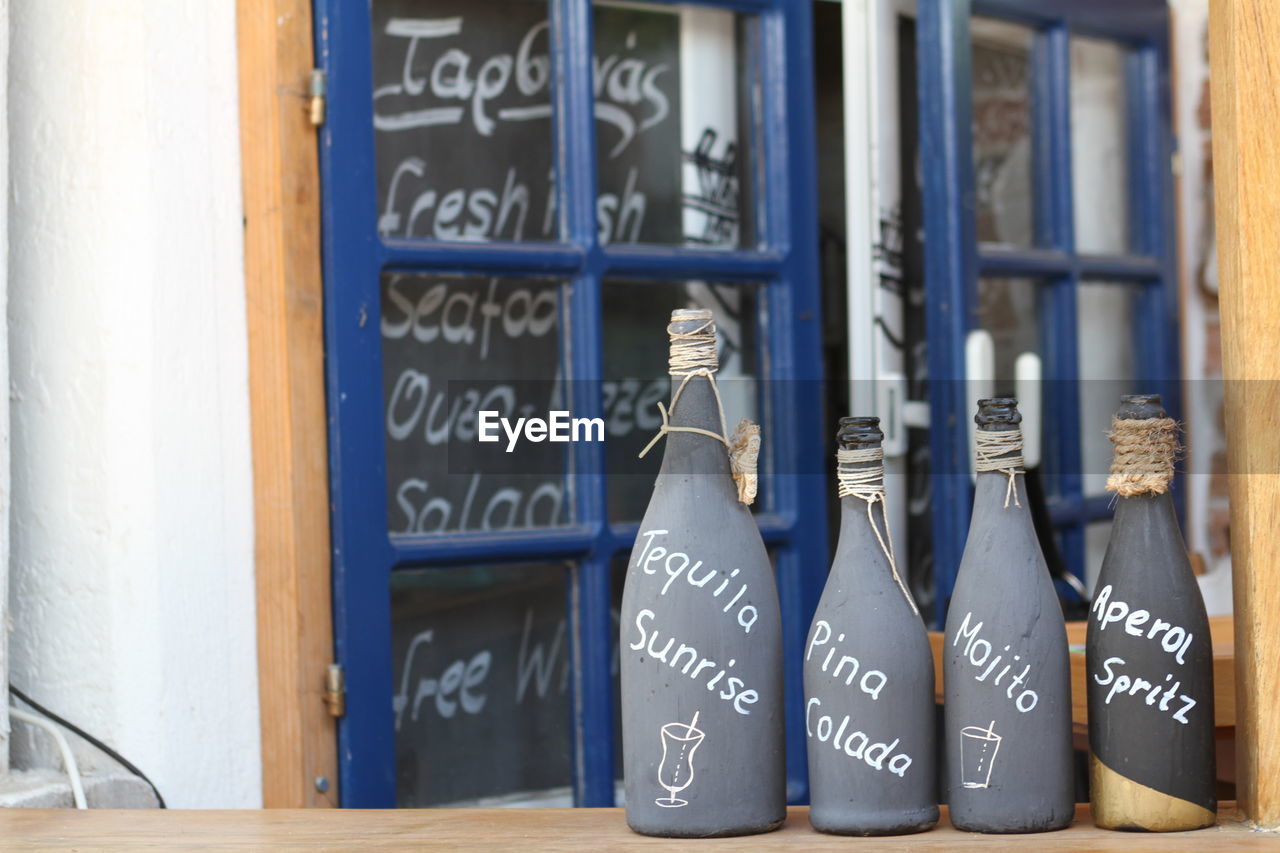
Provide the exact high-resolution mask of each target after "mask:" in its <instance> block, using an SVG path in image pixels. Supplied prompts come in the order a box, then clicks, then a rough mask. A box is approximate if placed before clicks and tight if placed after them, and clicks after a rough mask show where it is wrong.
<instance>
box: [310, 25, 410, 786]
mask: <svg viewBox="0 0 1280 853" xmlns="http://www.w3.org/2000/svg"><path fill="white" fill-rule="evenodd" d="M316 5H317V14H316V16H315V40H316V56H317V61H318V63H319V65H320V67H321V68H323V69H324V70H325V71H326V72H327V74H328V79H329V81H330V86H329V93H328V120H327V121H326V122H325V124H324V126H323V127H322V128H321V130H320V134H319V149H320V169H321V179H322V182H323V184H324V187H325V204H324V205H323V206H322V212H321V228H322V232H323V237H324V239H323V241H322V253H323V272H324V278H325V304H324V311H325V351H326V359H325V370H326V374H327V377H326V378H327V382H326V386H327V392H328V395H327V396H328V415H329V484H330V494H331V496H332V497H331V524H330V526H331V535H332V540H331V541H332V554H333V587H334V645H335V654H336V658H337V661H338V663H339V664H341V665H342V666H343V668H344V670H345V672H346V680H347V696H348V699H347V708H346V715H345V716H344V717H343V718H342V719H341V720H340V721H339V723H338V755H339V777H340V791H341V795H342V804H343V805H344V806H354V807H386V806H394V805H395V730H394V724H393V715H392V707H391V701H390V697H391V696H392V694H393V687H392V673H391V629H390V625H391V613H390V607H391V605H390V590H389V580H390V565H391V562H392V550H391V546H390V542H389V540H388V536H387V526H386V525H387V507H386V494H385V490H384V488H383V485H382V484H383V483H384V482H385V478H386V471H385V456H384V448H383V426H382V422H381V421H382V419H381V415H380V410H381V406H382V384H381V382H380V381H377V379H376V378H377V377H380V376H381V375H382V372H381V371H382V363H381V358H382V349H381V341H380V339H379V332H378V328H379V324H378V323H377V322H376V318H377V316H378V312H379V308H380V306H379V300H380V288H379V281H378V274H379V269H380V268H379V264H378V258H377V245H378V236H377V233H376V231H375V223H376V220H377V189H376V184H375V181H374V175H373V167H374V143H373V134H372V133H371V132H370V130H369V128H370V126H371V123H372V115H371V104H370V98H369V93H370V92H372V91H373V80H372V73H373V72H372V66H371V63H370V62H369V56H368V45H369V43H370V35H371V33H370V28H371V27H370V18H369V10H368V7H367V5H366V4H361V3H352V2H343V0H320V2H317V4H316ZM338 33H341V34H342V37H341V38H339V37H337V34H338ZM335 198H341V199H342V200H343V203H342V204H335V203H334V201H333V200H334V199H335ZM339 237H340V238H341V239H339ZM369 318H374V319H375V322H372V323H370V322H367V320H368V319H369ZM352 377H366V378H365V379H363V380H362V381H352ZM339 389H341V393H339ZM355 756H359V760H356V758H355Z"/></svg>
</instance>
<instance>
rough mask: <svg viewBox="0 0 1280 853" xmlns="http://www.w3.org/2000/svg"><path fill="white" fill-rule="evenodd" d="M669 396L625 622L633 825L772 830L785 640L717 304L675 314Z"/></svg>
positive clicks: (776, 811) (701, 832) (649, 831)
mask: <svg viewBox="0 0 1280 853" xmlns="http://www.w3.org/2000/svg"><path fill="white" fill-rule="evenodd" d="M667 331H668V334H669V336H670V340H671V358H670V368H669V373H670V374H671V381H672V396H671V404H670V407H669V409H665V410H664V411H663V424H664V425H663V427H662V430H661V432H660V435H665V437H666V448H665V454H664V456H663V460H662V467H661V470H660V471H659V473H658V478H657V482H656V483H655V485H654V489H653V497H652V498H651V499H650V501H649V508H648V510H647V511H646V512H645V515H644V520H643V521H642V522H641V524H640V532H639V535H638V536H637V538H636V544H635V547H634V549H633V550H632V552H631V558H630V563H629V565H628V568H627V579H626V585H625V587H624V590H623V596H622V614H621V628H620V638H619V640H620V650H621V679H622V740H623V764H624V770H625V781H626V807H627V823H628V824H629V825H630V826H631V828H632V829H633V830H635V831H636V832H640V833H644V834H646V835H661V836H684V837H698V836H715V835H745V834H748V833H756V832H765V831H768V830H770V829H774V828H776V827H777V826H779V825H780V824H781V823H782V820H783V819H784V817H785V816H786V778H785V766H784V752H783V750H784V745H783V737H784V735H783V711H782V638H781V624H780V618H779V611H778V597H777V591H776V586H775V583H774V577H773V570H772V567H771V565H770V562H769V556H768V554H767V553H766V551H765V547H764V543H763V541H762V540H761V538H760V532H759V530H758V529H757V527H756V523H755V520H754V519H753V518H752V517H751V513H750V511H749V510H748V509H747V506H746V504H744V503H743V502H741V501H740V500H739V489H738V488H737V487H735V481H734V478H733V477H732V475H731V468H730V454H729V441H728V439H727V436H726V435H725V424H724V414H723V410H722V408H721V405H720V399H719V394H718V392H717V389H716V385H715V370H716V367H717V360H716V341H715V327H714V323H713V321H712V317H711V312H709V311H700V310H699V311H675V312H673V313H672V315H671V324H670V325H669V326H668V327H667Z"/></svg>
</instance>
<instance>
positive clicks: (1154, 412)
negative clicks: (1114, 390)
mask: <svg viewBox="0 0 1280 853" xmlns="http://www.w3.org/2000/svg"><path fill="white" fill-rule="evenodd" d="M1163 417H1166V415H1165V411H1164V406H1163V405H1161V403H1160V395H1159V394H1125V395H1123V396H1121V397H1120V408H1119V409H1117V410H1116V418H1118V419H1119V420H1122V421H1146V420H1150V419H1151V418H1163Z"/></svg>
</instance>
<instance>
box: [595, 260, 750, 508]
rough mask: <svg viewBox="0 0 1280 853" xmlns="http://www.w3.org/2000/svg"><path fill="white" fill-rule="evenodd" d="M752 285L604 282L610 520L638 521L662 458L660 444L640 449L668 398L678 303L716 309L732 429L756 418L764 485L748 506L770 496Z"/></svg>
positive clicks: (721, 379)
mask: <svg viewBox="0 0 1280 853" xmlns="http://www.w3.org/2000/svg"><path fill="white" fill-rule="evenodd" d="M761 296H762V294H761V292H760V286H759V285H755V284H708V283H705V282H688V283H684V282H636V281H606V282H605V283H604V327H605V328H606V329H608V330H609V333H608V334H607V335H605V341H604V385H603V389H602V391H603V394H604V413H605V440H606V444H605V460H606V465H607V468H608V472H609V519H610V520H611V521H639V520H640V518H641V517H642V516H643V515H644V511H645V509H646V508H647V507H648V505H649V497H650V495H651V494H652V493H653V480H654V477H655V476H656V475H657V473H658V467H659V466H660V464H661V463H662V444H661V443H659V445H658V446H657V447H655V448H654V450H652V451H650V452H649V454H648V455H647V456H645V458H643V459H638V458H636V457H637V454H639V452H640V451H641V450H642V449H643V448H644V446H645V445H646V444H648V443H649V439H651V438H652V437H653V435H654V434H655V433H656V432H657V429H658V426H659V425H660V424H661V418H660V416H659V414H658V403H659V402H662V403H664V404H665V403H666V402H667V401H668V400H669V399H670V397H671V377H670V376H668V375H667V348H668V345H667V333H666V328H667V323H668V322H669V321H670V319H671V312H672V311H673V310H674V309H676V308H709V309H711V310H712V312H713V313H714V314H715V320H716V336H717V339H718V341H719V350H720V369H719V371H718V372H717V374H716V382H717V385H718V386H719V389H720V398H721V400H722V401H723V402H724V414H725V423H726V424H728V427H729V430H730V432H732V431H733V429H734V427H735V426H736V425H737V423H738V421H739V420H741V419H742V418H751V419H752V420H754V421H755V422H756V423H759V424H761V438H762V448H761V454H760V471H761V488H760V494H759V496H758V497H757V498H756V502H755V503H754V504H752V510H753V511H758V510H759V509H760V507H761V506H762V504H765V503H766V502H767V493H768V490H767V488H766V486H765V483H766V479H765V478H766V477H767V472H768V470H769V469H768V463H767V460H768V452H769V442H770V440H771V436H770V434H769V425H768V422H767V421H766V420H765V419H764V418H763V417H762V412H763V409H762V406H761V393H760V384H759V381H758V379H757V377H758V376H759V375H760V366H759V362H758V360H757V353H759V352H760V328H759V304H760V302H759V300H760V297H761Z"/></svg>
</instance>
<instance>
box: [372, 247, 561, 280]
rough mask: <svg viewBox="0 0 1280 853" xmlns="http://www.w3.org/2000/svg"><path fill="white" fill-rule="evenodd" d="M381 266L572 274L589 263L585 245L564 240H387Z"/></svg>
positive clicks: (411, 269)
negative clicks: (571, 243)
mask: <svg viewBox="0 0 1280 853" xmlns="http://www.w3.org/2000/svg"><path fill="white" fill-rule="evenodd" d="M377 262H378V265H379V266H380V267H383V268H390V269H396V270H401V271H405V272H419V271H420V272H427V273H432V274H440V273H442V272H445V273H447V272H457V273H491V274H493V275H510V274H512V273H518V274H522V275H527V274H530V273H532V274H535V275H536V274H539V273H542V274H546V275H551V276H557V277H568V276H572V275H574V274H576V273H578V272H579V271H580V270H581V269H582V267H583V264H584V263H585V258H584V253H583V251H582V249H581V248H579V247H577V246H573V245H566V244H563V243H478V242H477V243H437V242H431V241H426V240H404V239H394V240H383V241H382V244H381V246H380V249H379V251H378V259H377Z"/></svg>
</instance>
